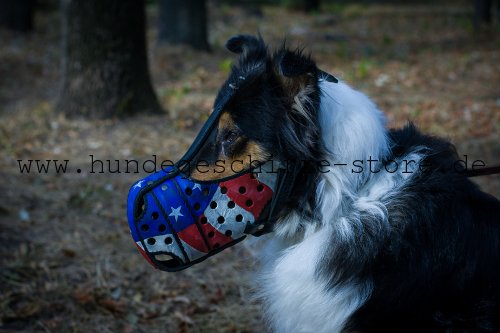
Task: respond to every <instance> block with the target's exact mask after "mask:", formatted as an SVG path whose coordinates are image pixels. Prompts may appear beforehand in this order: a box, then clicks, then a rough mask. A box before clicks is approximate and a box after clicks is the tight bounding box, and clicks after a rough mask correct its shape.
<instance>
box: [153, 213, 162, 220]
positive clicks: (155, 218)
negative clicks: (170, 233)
mask: <svg viewBox="0 0 500 333" xmlns="http://www.w3.org/2000/svg"><path fill="white" fill-rule="evenodd" d="M159 217H160V214H158V212H153V213H151V218H152V219H153V220H158V218H159Z"/></svg>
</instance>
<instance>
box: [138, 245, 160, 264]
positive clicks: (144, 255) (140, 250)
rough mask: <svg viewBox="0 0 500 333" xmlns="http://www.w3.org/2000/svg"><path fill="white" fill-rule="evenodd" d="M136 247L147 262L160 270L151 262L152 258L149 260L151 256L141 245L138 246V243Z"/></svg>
mask: <svg viewBox="0 0 500 333" xmlns="http://www.w3.org/2000/svg"><path fill="white" fill-rule="evenodd" d="M135 246H137V249H139V252H140V253H141V254H142V256H143V257H144V258H146V260H147V261H148V262H149V263H150V264H151V265H153V267H154V268H158V266H156V264H155V263H154V262H153V261H152V260H151V258H149V256H148V255H147V254H146V252H145V251H144V250H143V249H141V247H140V246H139V245H137V243H135Z"/></svg>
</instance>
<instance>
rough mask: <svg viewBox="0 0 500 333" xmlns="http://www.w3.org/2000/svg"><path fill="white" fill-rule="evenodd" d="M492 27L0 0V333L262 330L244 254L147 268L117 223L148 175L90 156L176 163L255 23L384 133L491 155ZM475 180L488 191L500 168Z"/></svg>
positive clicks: (408, 8)
mask: <svg viewBox="0 0 500 333" xmlns="http://www.w3.org/2000/svg"><path fill="white" fill-rule="evenodd" d="M499 26H500V25H499V15H498V1H497V2H495V1H493V2H492V1H488V0H477V1H472V0H471V1H440V2H435V1H418V2H417V1H376V0H366V1H348V0H339V1H327V0H317V1H303V0H269V1H265V0H260V1H257V0H255V1H251V0H248V1H204V0H184V1H179V0H158V1H146V2H145V1H144V0H142V1H141V0H106V1H102V0H86V1H77V0H61V1H57V0H39V1H35V0H19V1H10V0H0V193H1V194H0V198H1V200H0V254H1V256H0V332H123V333H132V332H265V331H266V328H265V325H264V324H263V323H262V319H261V315H260V312H259V304H258V303H257V302H256V301H254V300H252V297H251V294H252V283H251V282H252V279H253V275H252V273H253V271H254V269H255V260H254V258H253V256H252V253H253V252H252V250H251V248H247V247H246V246H242V245H240V246H236V247H233V248H230V249H228V250H226V251H224V252H222V253H221V254H219V255H217V256H215V257H213V258H211V259H209V260H207V261H205V262H204V263H202V264H199V265H196V266H195V267H193V268H190V269H188V270H186V271H183V272H179V273H162V272H159V271H156V270H154V269H153V268H152V267H151V266H150V265H149V264H148V263H147V262H146V261H145V260H144V259H143V258H142V256H140V254H139V253H138V251H137V250H136V248H135V246H134V244H133V241H132V239H131V237H130V235H129V231H128V226H127V221H126V195H127V192H128V189H129V186H130V185H131V184H132V183H133V182H134V181H135V180H137V179H139V178H142V177H144V176H145V175H146V173H145V172H144V171H142V172H141V173H140V174H134V173H132V174H126V173H123V172H115V173H110V172H105V173H104V174H100V173H95V174H91V173H90V161H91V159H90V157H89V155H93V156H94V159H101V160H111V161H112V165H111V170H115V169H116V164H115V162H114V160H120V161H124V160H125V159H137V160H139V161H141V162H143V161H146V160H148V159H151V158H152V155H153V154H155V155H157V158H158V160H159V161H161V160H164V159H171V160H174V161H175V160H176V159H177V158H179V157H180V156H181V155H182V153H183V152H185V151H186V149H187V148H188V147H189V145H190V143H191V141H192V139H193V137H194V136H195V135H196V133H197V130H198V129H199V128H200V127H201V125H202V124H203V122H204V121H205V120H206V119H207V117H208V115H209V114H210V110H211V107H212V103H213V100H214V97H215V95H216V92H217V90H218V88H219V87H220V86H221V84H222V83H223V81H224V80H225V78H226V76H227V74H228V72H229V70H230V66H231V64H232V62H233V61H234V59H235V57H234V55H232V54H230V53H229V52H228V51H226V50H225V49H224V47H223V45H224V43H225V41H226V40H227V39H228V38H229V37H230V36H232V35H234V34H238V33H250V34H255V33H257V32H260V33H261V34H262V35H263V37H264V38H265V40H266V41H267V42H269V43H271V44H272V45H274V46H278V45H280V44H281V42H282V40H283V39H284V38H285V37H286V38H287V41H288V43H289V45H290V46H291V47H296V46H302V47H305V48H306V50H308V51H310V52H311V53H312V55H313V58H314V59H315V60H316V61H317V63H318V65H319V67H320V68H322V69H323V70H326V71H328V72H330V73H332V74H334V75H335V76H337V77H339V78H341V79H342V80H345V81H346V82H348V83H349V84H352V85H353V86H354V87H356V88H358V89H360V90H362V91H364V92H365V93H367V94H368V95H369V96H371V97H372V98H373V99H374V100H375V101H376V102H377V103H378V104H379V106H380V107H381V109H382V110H384V111H385V112H386V114H387V116H388V118H389V126H390V127H397V126H401V125H403V124H405V123H406V122H407V121H408V120H412V121H414V122H415V123H416V124H417V125H418V126H419V127H420V128H421V129H422V130H424V131H427V132H430V133H432V134H435V135H440V136H445V137H447V138H449V139H451V140H452V141H453V142H454V143H455V144H456V145H457V148H458V151H459V152H460V154H461V155H464V154H467V156H468V161H469V166H470V163H472V161H473V160H475V159H481V160H483V161H485V163H486V165H493V164H497V163H500V144H499V142H500V27H499ZM20 159H22V160H27V159H39V160H43V161H45V160H47V159H57V160H59V161H62V160H65V159H67V160H69V163H68V170H67V172H66V173H62V172H60V173H57V172H56V171H55V170H51V171H49V172H48V173H47V174H45V173H42V174H38V173H37V172H34V171H35V170H32V172H31V173H29V174H27V173H23V174H22V173H21V172H20V170H19V165H18V162H17V161H18V160H20ZM105 167H106V168H107V164H105ZM33 168H34V167H33ZM78 169H81V173H78V172H77V170H78ZM120 169H121V171H123V169H124V166H123V165H122V166H120ZM476 181H477V182H478V183H479V184H480V185H481V186H482V187H483V188H484V189H485V190H486V191H488V192H490V193H493V194H495V195H497V196H499V195H500V186H499V185H500V180H499V177H498V176H488V177H482V178H478V179H477V180H476ZM247 242H248V241H247Z"/></svg>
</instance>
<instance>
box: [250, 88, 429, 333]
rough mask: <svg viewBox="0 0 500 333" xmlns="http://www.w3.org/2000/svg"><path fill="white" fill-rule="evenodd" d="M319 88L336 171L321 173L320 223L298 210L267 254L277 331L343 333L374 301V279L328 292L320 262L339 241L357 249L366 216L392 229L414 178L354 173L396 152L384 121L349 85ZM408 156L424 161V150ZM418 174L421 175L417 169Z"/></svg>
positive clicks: (268, 302) (269, 301) (268, 300)
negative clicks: (398, 198) (390, 207)
mask: <svg viewBox="0 0 500 333" xmlns="http://www.w3.org/2000/svg"><path fill="white" fill-rule="evenodd" d="M320 89H321V92H322V97H321V103H320V110H319V121H320V125H321V133H322V140H323V144H324V147H325V148H326V150H327V154H328V156H327V159H328V161H329V163H330V165H331V166H330V168H329V170H328V171H329V172H327V173H323V174H322V175H321V179H320V181H319V184H318V187H317V190H316V192H317V207H318V208H319V211H320V212H321V216H320V221H319V223H318V222H317V221H316V222H312V223H304V221H302V220H301V217H300V216H299V215H298V214H297V213H295V212H291V213H290V214H289V215H288V216H287V217H286V219H284V220H283V221H279V222H278V223H277V226H276V230H275V232H274V233H273V234H272V235H271V237H272V238H271V239H270V240H269V241H268V242H267V247H266V249H265V251H264V253H265V256H266V259H265V263H264V264H263V271H262V273H261V279H260V282H261V284H260V286H259V287H260V288H261V294H262V295H261V296H262V299H263V301H264V309H265V312H266V316H267V318H268V319H269V320H270V322H271V325H272V327H273V328H274V331H275V332H297V333H299V332H314V333H320V332H325V333H336V332H341V330H342V328H343V327H344V325H345V323H346V321H347V320H348V319H349V317H350V316H351V315H352V314H353V313H354V312H355V311H356V310H357V309H358V308H359V307H360V306H361V305H363V303H364V302H365V301H366V300H367V299H368V298H369V296H370V294H371V291H372V284H371V281H370V280H369V279H368V280H365V281H356V282H345V283H340V284H338V285H336V286H335V287H333V288H328V286H327V281H326V279H324V278H323V277H322V276H321V275H320V274H318V272H317V270H318V262H319V260H320V259H321V258H322V257H323V256H324V255H325V252H326V251H327V250H328V251H332V249H331V248H328V247H330V246H331V244H330V243H329V240H330V238H331V237H332V235H335V236H336V239H340V240H342V241H345V242H350V243H353V244H355V242H356V239H355V236H356V235H355V232H356V230H359V228H360V227H361V228H363V227H367V226H362V225H361V220H360V216H361V214H370V215H371V216H374V217H376V219H374V220H375V221H376V222H374V225H370V226H368V227H369V228H378V230H380V231H382V232H384V231H385V230H387V231H388V230H389V227H390V226H389V224H388V218H387V209H386V204H387V203H388V202H389V201H390V200H391V197H393V196H394V193H397V192H398V190H399V189H400V188H401V187H402V186H403V185H404V184H405V182H406V180H407V179H409V178H410V177H411V175H412V174H402V173H401V172H396V173H388V172H384V171H381V172H379V173H376V174H374V173H370V172H369V170H368V169H367V167H365V171H364V172H363V173H353V172H352V171H351V169H352V163H353V161H354V160H365V161H366V160H367V159H369V158H371V159H373V160H375V159H378V160H381V159H382V158H384V157H385V156H387V154H388V153H389V152H390V146H389V140H388V137H387V130H386V129H385V123H386V120H385V117H384V115H383V114H382V113H381V112H380V111H379V110H378V109H377V107H376V106H375V104H374V103H373V102H372V101H371V100H370V99H369V98H368V97H366V96H365V95H364V94H362V93H360V92H357V91H355V90H353V89H352V88H350V87H349V86H348V85H346V84H345V83H343V82H339V83H337V84H336V83H330V82H326V81H322V82H320ZM405 158H408V159H413V160H415V161H416V163H418V162H419V160H420V159H421V158H422V152H421V151H417V152H413V153H412V154H410V155H409V156H407V157H405ZM401 160H403V158H402V159H401ZM401 160H400V161H397V162H402V161H401ZM335 163H347V164H348V165H347V166H334V164H335ZM374 167H375V165H374ZM380 167H381V164H379V165H377V168H380ZM411 171H413V172H415V171H416V170H415V168H414V165H412V168H411ZM299 227H302V228H299ZM298 230H301V231H300V232H299V231H298Z"/></svg>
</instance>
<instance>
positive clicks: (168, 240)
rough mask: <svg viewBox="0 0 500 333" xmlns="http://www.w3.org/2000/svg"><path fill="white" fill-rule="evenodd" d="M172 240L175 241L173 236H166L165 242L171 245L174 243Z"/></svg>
mask: <svg viewBox="0 0 500 333" xmlns="http://www.w3.org/2000/svg"><path fill="white" fill-rule="evenodd" d="M172 242H173V240H172V237H166V238H165V244H167V245H170V244H172Z"/></svg>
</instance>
